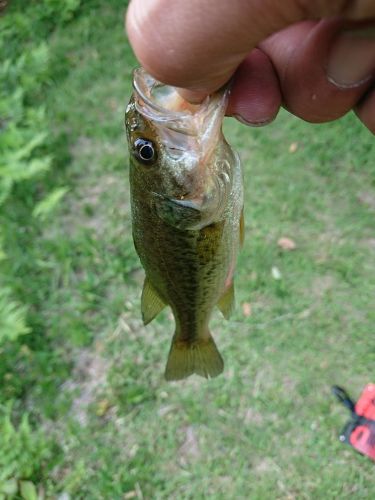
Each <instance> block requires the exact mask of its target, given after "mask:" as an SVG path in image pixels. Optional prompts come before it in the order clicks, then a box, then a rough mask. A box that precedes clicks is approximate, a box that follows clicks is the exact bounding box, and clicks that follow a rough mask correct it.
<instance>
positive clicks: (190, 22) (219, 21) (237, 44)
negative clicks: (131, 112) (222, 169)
mask: <svg viewBox="0 0 375 500" xmlns="http://www.w3.org/2000/svg"><path fill="white" fill-rule="evenodd" d="M340 15H341V16H345V17H348V18H352V19H362V18H370V17H375V2H373V1H372V0H352V1H349V2H348V1H347V0H317V1H315V2H311V1H309V0H284V1H283V2H280V1H279V0H231V2H228V1H227V0H205V1H202V0H189V1H188V2H187V1H186V0H173V1H172V2H171V1H170V0H133V1H132V2H131V4H130V6H129V9H128V13H127V20H126V26H127V32H128V35H129V39H130V42H131V44H132V46H133V49H134V52H135V54H136V56H137V58H138V60H139V61H140V63H141V65H142V66H143V67H144V68H145V69H146V70H147V71H148V72H149V73H150V74H152V75H153V76H154V77H156V78H157V79H158V80H160V81H162V82H164V83H167V84H169V85H174V86H177V87H180V88H186V89H189V90H192V91H194V92H198V93H202V94H207V93H210V92H212V91H215V90H217V89H218V88H220V87H221V86H222V85H224V84H225V83H226V82H227V81H228V80H229V79H230V78H231V76H232V75H233V73H234V71H235V70H236V68H237V67H238V66H239V64H240V63H241V62H242V61H243V60H244V58H245V57H246V56H247V54H248V53H249V52H250V51H251V50H252V49H253V48H254V47H256V46H257V44H258V43H259V42H261V41H262V40H264V39H265V38H267V37H268V36H269V35H271V34H272V33H275V32H277V31H279V30H280V29H283V28H285V27H286V26H289V25H291V24H293V23H295V22H298V21H301V20H305V19H319V18H322V17H330V16H340Z"/></svg>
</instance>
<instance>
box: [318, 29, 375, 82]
mask: <svg viewBox="0 0 375 500" xmlns="http://www.w3.org/2000/svg"><path fill="white" fill-rule="evenodd" d="M374 72H375V27H367V28H363V29H351V30H345V31H343V32H341V34H340V35H339V37H338V38H337V40H336V42H335V44H334V45H333V47H332V50H331V53H330V55H329V60H328V65H327V78H328V80H329V81H330V82H331V83H333V84H334V85H336V86H337V87H340V88H352V87H358V86H359V85H361V84H362V83H364V82H366V81H367V80H369V79H370V78H371V77H372V76H374Z"/></svg>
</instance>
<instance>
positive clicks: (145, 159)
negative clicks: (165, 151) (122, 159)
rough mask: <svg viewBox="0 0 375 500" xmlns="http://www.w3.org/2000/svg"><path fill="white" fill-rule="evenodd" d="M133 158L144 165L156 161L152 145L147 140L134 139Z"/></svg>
mask: <svg viewBox="0 0 375 500" xmlns="http://www.w3.org/2000/svg"><path fill="white" fill-rule="evenodd" d="M134 152H135V156H136V157H137V158H138V160H139V161H141V162H142V163H145V164H150V163H153V162H154V161H155V159H156V149H155V146H154V143H153V142H152V141H150V140H148V139H140V138H138V139H136V140H135V141H134Z"/></svg>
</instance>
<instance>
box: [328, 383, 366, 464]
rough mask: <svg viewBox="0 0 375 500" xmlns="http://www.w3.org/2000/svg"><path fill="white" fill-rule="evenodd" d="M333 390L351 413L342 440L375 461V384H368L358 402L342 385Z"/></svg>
mask: <svg viewBox="0 0 375 500" xmlns="http://www.w3.org/2000/svg"><path fill="white" fill-rule="evenodd" d="M332 392H333V394H334V395H335V396H336V397H337V399H338V400H339V401H340V402H341V403H342V404H343V405H344V406H345V407H346V408H347V409H348V410H349V411H350V413H351V419H350V420H349V422H347V424H346V425H345V427H344V429H343V431H342V433H341V435H340V441H341V442H343V443H347V444H349V445H351V446H353V448H355V449H356V450H357V451H359V452H360V453H362V454H363V455H366V456H368V457H370V458H371V459H372V460H374V461H375V384H368V385H366V387H365V388H364V389H363V391H362V394H361V395H360V397H359V399H358V401H357V402H356V403H354V402H353V400H352V399H351V398H350V396H349V395H348V393H347V392H346V391H345V389H343V388H342V387H338V386H337V385H335V386H333V387H332Z"/></svg>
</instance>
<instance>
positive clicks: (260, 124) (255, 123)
mask: <svg viewBox="0 0 375 500" xmlns="http://www.w3.org/2000/svg"><path fill="white" fill-rule="evenodd" d="M231 116H232V118H235V119H236V120H238V121H239V122H241V123H243V124H244V125H247V126H248V127H263V126H264V125H268V124H269V123H271V122H273V120H274V119H275V117H274V116H273V117H272V118H266V119H264V120H256V121H248V120H246V119H245V118H244V117H243V116H241V115H237V114H234V115H231Z"/></svg>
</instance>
